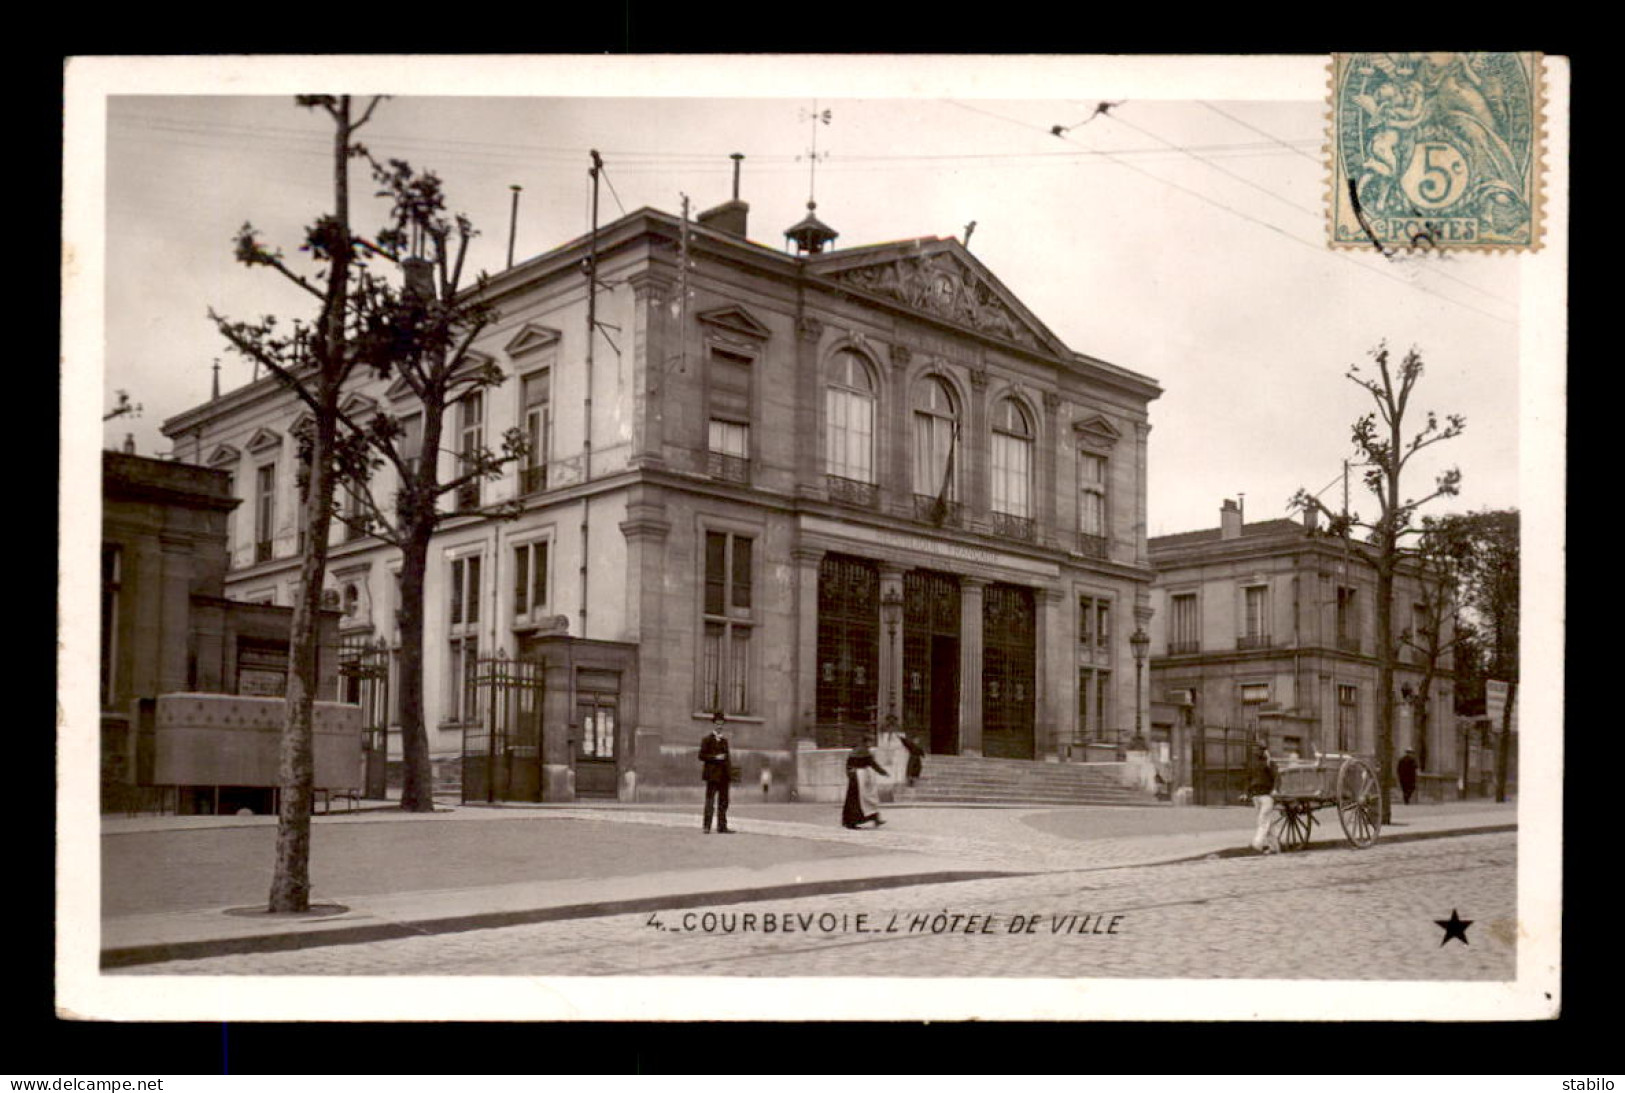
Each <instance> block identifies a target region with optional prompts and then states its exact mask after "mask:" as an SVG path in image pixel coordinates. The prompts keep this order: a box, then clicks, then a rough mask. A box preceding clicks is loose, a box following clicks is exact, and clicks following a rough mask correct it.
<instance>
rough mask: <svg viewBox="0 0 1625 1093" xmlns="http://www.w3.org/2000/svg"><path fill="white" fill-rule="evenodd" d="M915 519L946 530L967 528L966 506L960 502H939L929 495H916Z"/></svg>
mask: <svg viewBox="0 0 1625 1093" xmlns="http://www.w3.org/2000/svg"><path fill="white" fill-rule="evenodd" d="M914 519H916V520H920V521H923V522H925V523H927V524H936V525H938V526H939V527H945V528H961V527H964V526H965V506H964V505H962V504H960V503H959V502H958V501H939V500H938V499H937V498H935V497H932V496H931V495H930V494H928V493H917V494H915V495H914Z"/></svg>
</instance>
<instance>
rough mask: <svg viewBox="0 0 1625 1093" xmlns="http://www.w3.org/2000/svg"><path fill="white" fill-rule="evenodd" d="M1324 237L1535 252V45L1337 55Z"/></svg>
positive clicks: (1388, 246)
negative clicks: (1525, 49) (1513, 49)
mask: <svg viewBox="0 0 1625 1093" xmlns="http://www.w3.org/2000/svg"><path fill="white" fill-rule="evenodd" d="M1331 107H1332V109H1331V132H1330V142H1329V145H1328V153H1329V154H1330V156H1331V192H1330V193H1329V194H1328V203H1329V204H1328V210H1327V212H1328V216H1327V229H1328V231H1329V233H1330V236H1331V238H1330V244H1331V246H1333V247H1342V248H1356V249H1357V248H1373V247H1374V248H1376V249H1379V250H1385V251H1386V250H1395V249H1400V250H1414V251H1425V250H1435V249H1436V250H1468V251H1479V250H1498V249H1513V250H1535V249H1538V248H1539V246H1540V242H1541V195H1542V191H1541V183H1542V163H1541V136H1542V133H1541V123H1542V115H1541V57H1540V54H1538V53H1337V54H1333V56H1332V65H1331Z"/></svg>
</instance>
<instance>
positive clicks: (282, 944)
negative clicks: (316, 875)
mask: <svg viewBox="0 0 1625 1093" xmlns="http://www.w3.org/2000/svg"><path fill="white" fill-rule="evenodd" d="M1030 875H1031V874H1029V873H1020V872H1007V871H1002V870H964V871H957V870H955V871H940V872H935V873H908V874H901V875H898V876H890V877H856V878H851V879H848V880H832V881H809V882H806V883H802V884H776V885H768V886H764V887H760V888H736V889H731V890H725V891H718V892H685V893H680V894H673V895H664V896H643V897H640V898H638V899H622V900H606V901H603V902H598V903H573V904H565V905H563V906H559V907H539V908H535V909H533V910H529V911H493V912H487V913H483V914H473V915H457V916H454V917H450V918H436V919H424V920H422V921H417V922H382V923H376V924H369V925H355V926H333V927H328V928H326V929H319V930H308V931H302V932H300V933H274V934H255V935H251V936H247V937H232V938H217V939H209V940H204V941H173V942H163V943H159V944H154V945H130V946H126V947H124V948H119V949H103V950H102V954H101V969H102V970H103V971H107V970H109V969H113V968H129V967H134V966H136V965H140V964H163V963H168V962H169V961H172V960H198V959H201V958H203V957H210V956H234V955H237V954H240V953H273V952H289V951H292V950H295V949H314V948H320V947H323V946H327V945H358V944H363V943H365V942H369V941H400V940H403V939H405V938H413V937H424V936H427V935H433V934H454V933H463V932H466V931H469V930H488V929H492V928H496V927H501V926H530V925H533V924H536V923H541V922H561V921H565V920H569V919H579V918H605V917H608V916H611V915H625V914H633V913H635V912H638V911H676V910H682V909H684V908H686V907H708V906H714V905H718V904H730V903H754V902H758V901H761V900H769V899H799V898H802V897H805V896H828V895H842V894H845V893H847V892H868V891H877V890H882V889H886V888H909V887H914V886H916V885H923V884H951V883H954V882H957V881H972V880H992V879H993V878H995V877H1024V876H1030Z"/></svg>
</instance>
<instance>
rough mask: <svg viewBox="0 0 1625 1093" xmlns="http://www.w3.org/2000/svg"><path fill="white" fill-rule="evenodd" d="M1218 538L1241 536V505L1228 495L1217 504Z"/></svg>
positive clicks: (1236, 537)
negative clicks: (1222, 502)
mask: <svg viewBox="0 0 1625 1093" xmlns="http://www.w3.org/2000/svg"><path fill="white" fill-rule="evenodd" d="M1219 538H1220V539H1239V538H1241V506H1240V505H1237V504H1236V503H1235V502H1234V501H1232V500H1230V498H1228V497H1226V498H1225V499H1224V504H1223V505H1220V506H1219Z"/></svg>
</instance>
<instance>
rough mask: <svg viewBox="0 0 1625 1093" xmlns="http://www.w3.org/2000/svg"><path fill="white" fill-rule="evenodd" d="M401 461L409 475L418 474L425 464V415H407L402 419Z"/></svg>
mask: <svg viewBox="0 0 1625 1093" xmlns="http://www.w3.org/2000/svg"><path fill="white" fill-rule="evenodd" d="M400 444H401V449H400V450H401V460H402V461H403V462H404V463H405V464H406V471H407V473H408V474H414V475H415V474H417V472H418V466H419V465H420V464H421V463H422V462H423V415H422V414H407V415H406V416H405V417H403V418H401V440H400Z"/></svg>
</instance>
